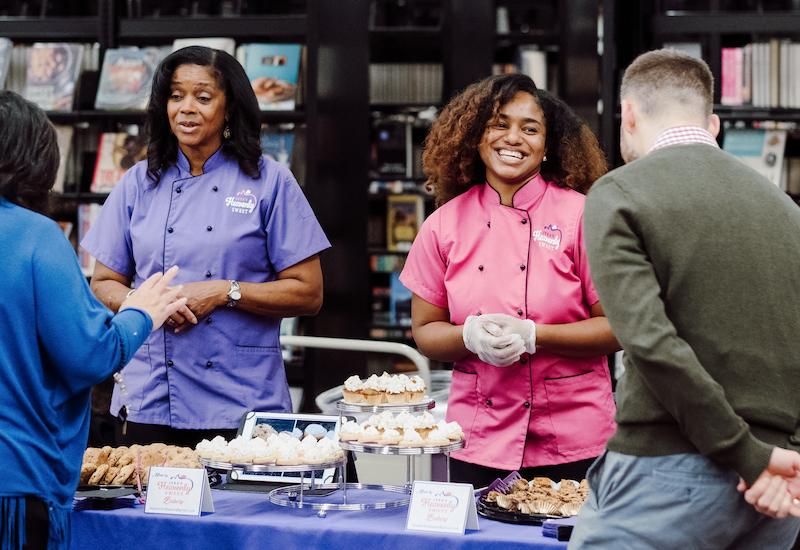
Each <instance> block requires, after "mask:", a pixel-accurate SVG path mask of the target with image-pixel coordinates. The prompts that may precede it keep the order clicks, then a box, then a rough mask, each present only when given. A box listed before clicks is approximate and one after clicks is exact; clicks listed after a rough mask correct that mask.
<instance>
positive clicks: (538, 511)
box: [479, 477, 589, 519]
mask: <svg viewBox="0 0 800 550" xmlns="http://www.w3.org/2000/svg"><path fill="white" fill-rule="evenodd" d="M588 494H589V484H588V483H587V481H586V480H585V479H584V480H582V481H581V482H580V483H578V482H577V481H573V480H570V479H562V480H561V482H560V483H555V482H554V481H553V480H551V479H550V478H548V477H535V478H533V479H532V480H531V481H526V480H525V479H521V478H518V479H516V480H515V481H514V482H513V483H511V486H510V487H508V489H507V490H506V491H498V490H490V491H489V492H488V493H487V494H486V495H484V496H483V497H481V499H480V502H481V503H482V504H483V505H484V506H485V507H488V508H494V509H495V510H499V511H505V512H509V513H513V514H523V515H531V516H535V515H538V516H551V517H552V516H556V517H569V516H575V515H577V514H578V511H579V510H580V508H581V506H582V505H583V503H584V502H585V501H586V497H587V495H588ZM479 511H480V510H479ZM490 517H495V518H496V519H502V518H497V516H490Z"/></svg>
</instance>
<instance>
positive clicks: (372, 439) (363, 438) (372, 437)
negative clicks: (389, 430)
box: [358, 426, 383, 443]
mask: <svg viewBox="0 0 800 550" xmlns="http://www.w3.org/2000/svg"><path fill="white" fill-rule="evenodd" d="M381 437H383V436H382V435H381V431H380V430H379V429H378V428H376V427H375V426H367V427H366V428H364V431H363V432H361V435H360V436H359V438H358V440H359V441H360V442H361V443H378V442H379V441H380V440H381Z"/></svg>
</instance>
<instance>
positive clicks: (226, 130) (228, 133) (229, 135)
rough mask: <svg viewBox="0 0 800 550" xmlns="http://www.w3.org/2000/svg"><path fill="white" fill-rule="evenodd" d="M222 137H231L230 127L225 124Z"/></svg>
mask: <svg viewBox="0 0 800 550" xmlns="http://www.w3.org/2000/svg"><path fill="white" fill-rule="evenodd" d="M222 137H224V138H225V139H231V129H230V127H229V126H225V129H224V130H222Z"/></svg>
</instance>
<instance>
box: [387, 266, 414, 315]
mask: <svg viewBox="0 0 800 550" xmlns="http://www.w3.org/2000/svg"><path fill="white" fill-rule="evenodd" d="M411 296H412V294H411V291H410V290H408V289H407V288H406V287H405V285H403V283H401V282H400V273H398V272H396V271H394V272H392V273H390V274H389V322H390V323H391V324H393V325H401V326H411Z"/></svg>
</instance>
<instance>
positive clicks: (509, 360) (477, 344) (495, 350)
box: [462, 315, 525, 367]
mask: <svg viewBox="0 0 800 550" xmlns="http://www.w3.org/2000/svg"><path fill="white" fill-rule="evenodd" d="M484 317H485V316H483V315H481V316H476V315H470V316H469V317H467V319H466V320H465V321H464V328H463V332H462V337H463V339H464V346H465V347H466V348H467V349H468V350H469V351H471V352H472V353H474V354H475V355H477V356H478V359H480V360H481V361H483V362H484V363H489V364H490V365H494V366H496V367H507V366H509V365H512V364H514V363H516V362H517V361H519V357H520V355H522V354H523V353H524V352H525V344H524V343H523V341H522V338H520V337H519V335H517V334H503V333H502V331H501V330H500V327H499V326H498V325H497V324H495V323H492V322H490V321H488V320H487V319H484Z"/></svg>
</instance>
